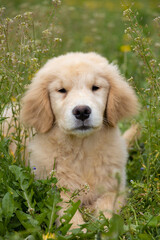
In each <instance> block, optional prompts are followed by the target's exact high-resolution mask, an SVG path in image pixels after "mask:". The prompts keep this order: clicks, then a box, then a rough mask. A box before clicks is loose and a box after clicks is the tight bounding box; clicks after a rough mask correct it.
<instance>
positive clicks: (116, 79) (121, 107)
mask: <svg viewBox="0 0 160 240" xmlns="http://www.w3.org/2000/svg"><path fill="white" fill-rule="evenodd" d="M110 68H111V70H112V71H109V73H108V74H107V75H106V78H107V80H108V82H109V84H110V89H109V96H108V101H107V106H106V118H107V120H108V123H109V125H110V126H112V127H114V126H116V124H117V123H118V122H119V121H120V120H121V119H123V118H128V117H131V116H133V115H135V114H137V113H138V110H139V104H138V100H137V97H136V94H135V92H134V90H133V89H132V88H131V87H130V86H129V84H128V83H127V82H126V81H125V80H124V78H123V77H122V76H121V75H120V73H119V71H118V69H117V67H116V66H114V65H110Z"/></svg>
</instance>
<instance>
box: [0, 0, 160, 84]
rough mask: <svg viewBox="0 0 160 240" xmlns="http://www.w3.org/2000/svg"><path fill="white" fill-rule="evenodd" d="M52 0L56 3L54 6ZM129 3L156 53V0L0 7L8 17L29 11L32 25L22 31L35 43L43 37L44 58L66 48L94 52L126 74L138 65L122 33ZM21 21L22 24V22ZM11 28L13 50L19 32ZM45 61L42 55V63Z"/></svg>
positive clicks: (9, 2) (44, 1) (40, 1)
mask: <svg viewBox="0 0 160 240" xmlns="http://www.w3.org/2000/svg"><path fill="white" fill-rule="evenodd" d="M55 2H58V3H57V6H56V7H55ZM60 2H61V4H59V3H60ZM132 5H133V7H134V9H135V10H136V11H138V13H139V16H138V20H139V23H140V24H141V25H142V26H143V27H144V32H145V26H146V25H147V26H148V28H147V30H146V35H147V37H148V38H150V37H151V36H152V38H153V39H154V43H153V48H156V51H155V52H156V53H158V52H159V44H157V43H156V41H157V38H158V37H159V36H158V35H157V31H158V30H157V28H156V27H155V24H154V21H153V19H154V18H156V17H157V16H158V14H159V13H160V2H159V0H135V1H134V4H133V2H132V1H120V0H62V1H57V0H53V1H51V0H27V1H24V0H1V7H5V8H6V10H5V16H7V17H9V18H14V17H15V16H17V15H18V14H20V15H22V14H24V13H26V12H32V14H33V15H32V18H33V22H32V23H31V22H30V23H28V24H30V25H31V24H33V23H34V25H33V26H30V30H29V31H28V30H26V31H28V37H30V38H33V39H34V40H36V41H37V42H38V41H40V40H41V39H42V38H44V39H46V43H45V44H46V45H45V44H43V46H42V47H43V49H44V48H46V49H49V52H48V53H47V59H48V58H50V57H52V56H55V55H59V54H64V53H66V52H69V51H84V52H86V51H96V52H98V53H100V54H102V55H104V56H105V57H107V58H108V59H109V60H110V61H115V62H116V63H118V65H119V66H120V68H121V71H122V72H123V73H124V74H125V75H126V77H130V76H132V75H134V76H135V75H136V74H138V75H139V74H140V73H138V71H139V68H138V66H139V64H141V63H140V62H137V61H135V59H133V58H134V54H133V53H131V46H130V39H128V37H127V34H125V32H124V30H125V28H126V26H125V19H124V18H123V10H125V9H126V8H127V7H128V6H132ZM17 19H18V18H17ZM20 20H21V21H22V19H20ZM23 23H24V25H25V21H23ZM11 28H13V33H12V34H13V35H12V34H10V35H12V37H11V42H10V48H11V47H12V46H13V49H16V48H17V47H18V44H17V43H18V41H19V40H18V34H19V33H18V29H17V30H16V29H15V27H14V26H11ZM17 28H19V27H18V26H17ZM24 31H25V30H24ZM15 35H17V39H16V36H15ZM26 38H27V37H26ZM13 39H14V41H13V42H12V40H13ZM55 39H56V40H55ZM11 45H12V46H11ZM15 45H16V46H15ZM126 53H127V54H126ZM124 55H125V56H124ZM126 55H127V59H126ZM124 57H125V59H124ZM45 61H46V58H45V54H44V59H43V60H42V62H45ZM131 64H132V67H130V65H131ZM126 65H127V66H126ZM133 65H134V66H133ZM135 69H136V72H135ZM135 81H136V82H139V81H140V79H139V80H138V79H137V77H136V76H135Z"/></svg>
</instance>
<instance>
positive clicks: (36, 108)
mask: <svg viewBox="0 0 160 240" xmlns="http://www.w3.org/2000/svg"><path fill="white" fill-rule="evenodd" d="M37 78H38V76H37V77H36V78H35V79H34V80H33V82H32V83H31V84H30V86H29V89H28V91H27V92H26V94H25V96H24V97H23V98H22V110H21V121H22V122H23V123H24V124H25V125H26V126H29V127H34V128H35V129H36V131H37V132H40V133H45V132H47V131H48V130H49V129H50V128H51V127H52V125H53V121H54V116H53V112H52V109H51V103H50V98H49V91H48V84H49V83H48V82H47V81H41V80H42V79H40V81H38V79H37Z"/></svg>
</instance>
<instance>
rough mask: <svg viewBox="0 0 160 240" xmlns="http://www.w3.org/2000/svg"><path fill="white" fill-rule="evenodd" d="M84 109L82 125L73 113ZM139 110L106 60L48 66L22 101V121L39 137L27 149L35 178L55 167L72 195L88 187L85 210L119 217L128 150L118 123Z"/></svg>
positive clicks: (84, 57)
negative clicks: (33, 129) (84, 114)
mask: <svg viewBox="0 0 160 240" xmlns="http://www.w3.org/2000/svg"><path fill="white" fill-rule="evenodd" d="M86 106H87V107H89V109H90V111H91V112H90V113H89V116H88V118H87V119H85V120H81V119H78V118H77V117H76V115H75V114H74V113H73V109H75V108H78V111H79V110H80V108H84V107H86ZM137 109H138V102H137V97H136V95H135V93H134V91H133V89H132V88H131V87H130V86H129V85H128V83H127V82H126V81H125V80H124V78H123V77H122V76H121V75H120V73H119V70H118V69H117V67H116V66H115V65H113V64H109V63H108V61H107V60H106V59H105V58H103V57H102V56H100V55H98V54H96V53H69V54H66V55H62V56H59V57H56V58H53V59H51V60H49V61H48V62H47V63H46V64H45V65H44V66H43V67H42V68H41V69H40V70H39V72H38V73H37V74H36V76H35V78H34V79H33V81H32V83H31V84H30V86H29V88H28V91H27V92H26V94H25V96H24V97H23V99H22V111H21V120H22V122H23V123H24V124H25V125H26V126H29V127H33V128H35V129H36V131H37V135H36V136H35V137H34V139H33V140H32V141H31V142H30V144H29V151H30V152H31V156H30V164H31V166H32V167H36V170H35V176H36V178H46V177H47V176H48V175H49V173H50V172H51V170H52V169H53V165H54V162H55V169H56V175H57V178H58V179H59V184H60V185H61V186H64V187H67V188H69V189H70V194H71V193H72V192H74V191H75V190H76V189H81V188H82V187H83V186H84V185H86V184H87V185H88V186H89V191H88V192H87V194H81V196H80V197H79V198H80V200H81V204H82V205H85V206H87V207H91V208H94V209H95V212H96V213H98V212H99V211H103V212H104V214H105V215H106V217H110V216H111V213H113V212H117V211H119V209H120V207H121V206H122V205H123V204H124V202H125V194H124V193H125V182H126V174H125V166H126V161H127V147H126V143H125V140H124V138H123V137H122V136H121V134H120V131H119V129H118V127H117V123H118V122H119V121H120V120H121V119H123V118H126V117H131V116H133V115H135V114H136V113H137ZM87 114H88V113H87ZM62 197H63V198H64V200H65V201H66V200H67V196H65V195H63V196H62ZM72 222H73V227H75V226H76V225H77V224H81V223H83V218H82V216H81V214H80V212H77V213H76V214H75V216H74V218H73V220H72Z"/></svg>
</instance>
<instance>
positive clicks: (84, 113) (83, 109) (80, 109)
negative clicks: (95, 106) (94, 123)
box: [72, 105, 91, 121]
mask: <svg viewBox="0 0 160 240" xmlns="http://www.w3.org/2000/svg"><path fill="white" fill-rule="evenodd" d="M72 113H73V115H74V116H75V117H76V118H77V119H79V120H82V121H84V120H86V119H87V118H89V116H90V114H91V108H90V107H88V106H85V105H84V106H76V107H75V108H74V109H73V110H72Z"/></svg>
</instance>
